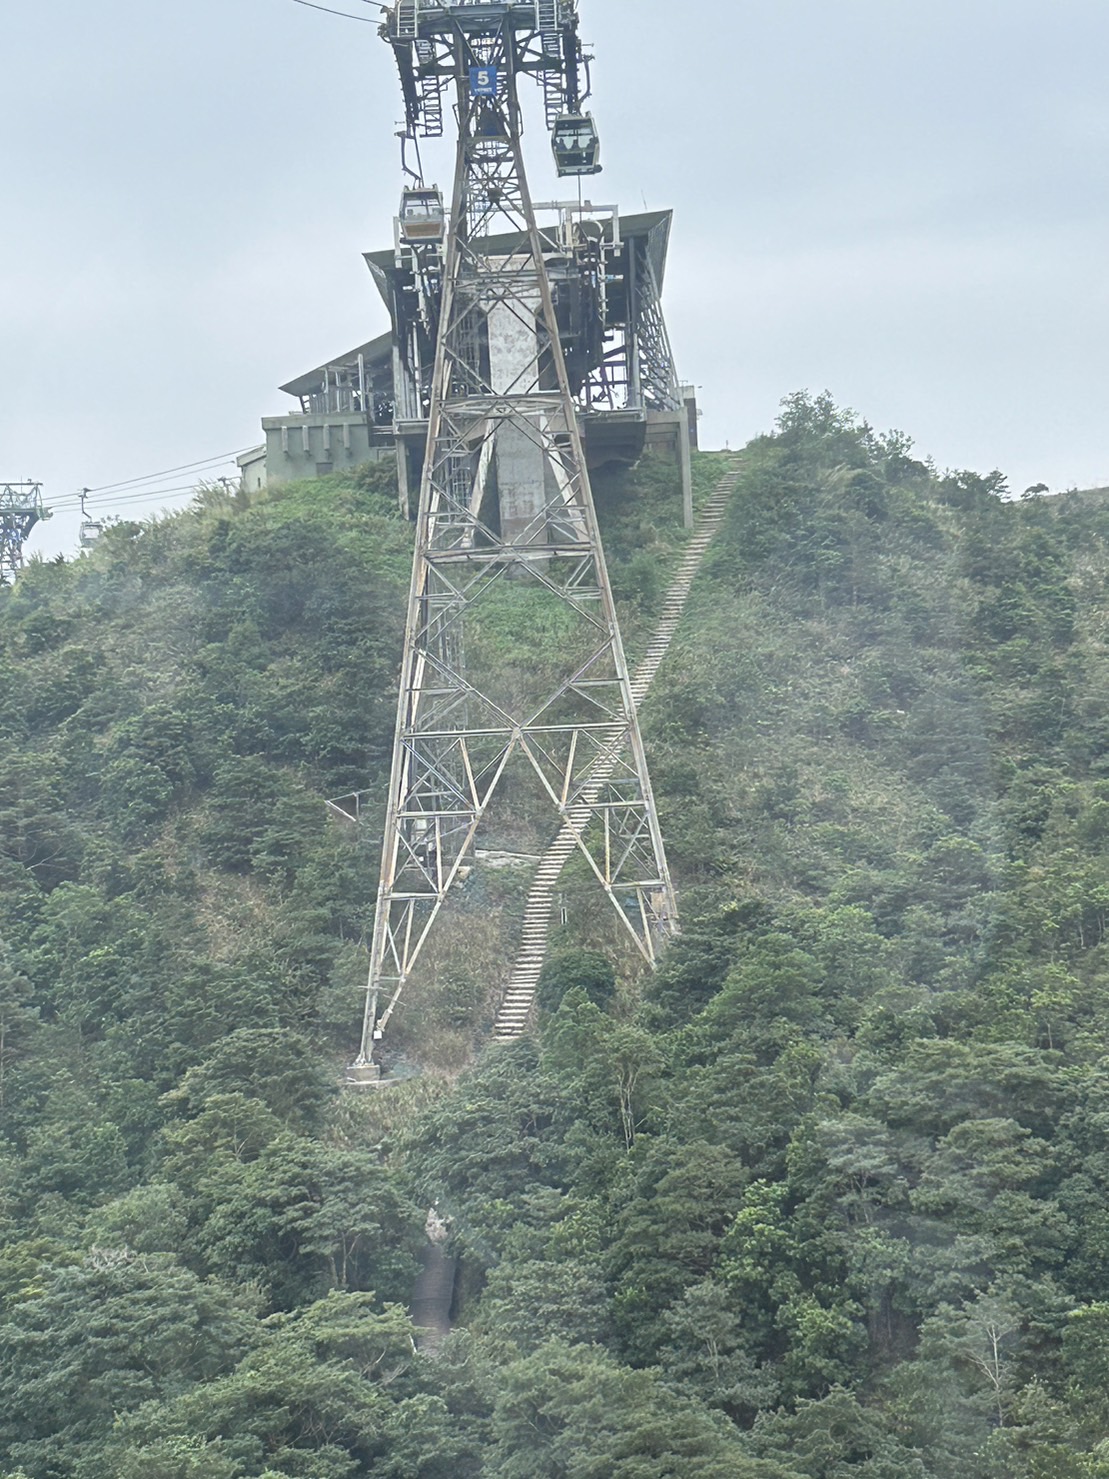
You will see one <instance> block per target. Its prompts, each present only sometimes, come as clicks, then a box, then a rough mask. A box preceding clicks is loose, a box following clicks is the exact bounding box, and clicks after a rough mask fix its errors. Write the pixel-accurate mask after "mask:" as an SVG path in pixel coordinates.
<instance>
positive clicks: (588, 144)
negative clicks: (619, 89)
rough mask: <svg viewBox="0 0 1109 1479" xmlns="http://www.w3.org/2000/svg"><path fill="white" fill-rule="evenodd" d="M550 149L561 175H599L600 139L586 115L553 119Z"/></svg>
mask: <svg viewBox="0 0 1109 1479" xmlns="http://www.w3.org/2000/svg"><path fill="white" fill-rule="evenodd" d="M551 148H552V149H553V150H554V157H555V164H556V165H557V167H558V173H559V174H560V175H599V174H600V172H601V136H600V134H598V132H597V125H596V124H595V123H594V122H593V118H592V116H591V115H590V114H589V113H564V114H563V115H562V117H561V118H556V119H555V125H554V128H553V129H552V130H551Z"/></svg>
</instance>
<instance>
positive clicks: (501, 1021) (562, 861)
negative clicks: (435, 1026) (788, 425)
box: [493, 467, 740, 1042]
mask: <svg viewBox="0 0 1109 1479" xmlns="http://www.w3.org/2000/svg"><path fill="white" fill-rule="evenodd" d="M739 476H740V471H739V468H738V467H737V468H734V469H732V470H731V471H730V472H727V473H725V475H724V476H723V477H722V478H721V479H720V481H719V483H717V485H716V487H715V488H714V489H713V492H712V495H711V497H710V498H709V500H708V502H707V503H706V504H705V506H704V508H703V509H702V510H701V513H700V517H699V518H698V520H697V524H696V527H695V528H694V532H693V537H692V538H691V539H690V541H689V543H688V544H687V545H686V547H685V553H684V554H683V556H682V560H681V563H680V564H679V566H678V568H677V571H676V572H675V574H674V578H673V580H672V581H671V583H670V589H669V590H668V591H667V593H666V599H665V601H664V602H663V604H662V611H661V612H660V614H659V620H658V626H657V627H656V628H655V631H654V634H653V636H652V637H651V641H650V643H649V644H648V647H647V651H646V652H645V653H644V655H643V660H642V661H641V662H640V664H639V666H638V667H637V668H636V670H635V672H634V674H633V675H632V680H631V691H632V702H633V703H634V704H635V706H636V708H637V709H638V708H639V705H640V704H641V703H642V702H643V700H644V698H645V697H646V696H647V690H648V689H649V688H650V686H651V684H652V682H653V681H654V677H655V674H656V673H657V672H658V670H659V668H660V667H661V665H662V660H663V658H664V657H665V656H666V653H667V650H668V649H669V647H670V642H671V639H672V638H673V636H674V633H675V632H676V631H677V629H678V622H679V621H680V620H681V615H682V612H683V611H684V610H685V603H686V601H687V599H688V598H689V592H690V589H691V587H692V585H693V581H694V578H695V576H696V574H697V571H698V569H699V568H700V565H701V560H702V557H703V556H704V553H705V550H706V549H708V547H709V545H710V543H711V542H712V539H713V537H714V535H715V534H716V532H717V530H718V529H719V528H720V525H721V524H722V523H723V521H724V515H725V513H726V512H727V508H728V504H729V503H730V502H731V498H732V494H733V493H734V492H735V486H736V483H737V482H738V480H739ZM607 778H608V777H607V776H606V775H604V774H601V775H599V776H598V777H597V779H596V781H595V783H594V785H593V786H592V787H591V788H590V789H589V791H587V792H586V796H585V799H584V800H583V801H581V802H580V803H579V804H578V805H577V806H575V807H574V808H572V809H571V811H570V812H569V814H568V818H567V820H566V821H565V822H563V824H562V826H561V828H560V829H559V832H558V835H557V836H556V837H555V839H554V841H553V842H552V843H551V845H550V847H549V848H548V849H547V851H546V852H545V853H544V854H543V858H542V861H541V862H540V864H539V866H538V868H537V869H536V870H535V877H534V879H533V880H532V885H531V890H530V892H529V894H528V901H527V905H526V907H525V909H524V928H523V933H522V934H521V937H520V948H519V951H518V953H517V956H516V961H515V964H514V965H513V967H512V976H511V979H510V981H509V985H508V989H507V991H506V992H505V995H504V1000H503V1001H502V1002H501V1006H500V1010H499V1011H498V1012H497V1018H496V1022H495V1023H494V1026H493V1040H494V1042H511V1041H512V1040H513V1039H514V1038H517V1037H520V1036H521V1035H522V1034H523V1033H524V1032H525V1031H526V1030H527V1024H528V1019H529V1017H530V1016H531V1009H532V1006H533V1004H534V1002H535V988H536V986H537V985H538V982H539V973H540V971H541V970H542V969H543V962H544V960H545V959H546V955H547V939H548V936H549V934H550V928H551V909H552V907H553V905H554V895H555V889H556V887H557V885H558V880H559V877H560V875H561V873H562V870H563V868H564V867H565V866H566V864H567V862H568V861H569V859H570V857H571V856H572V854H573V852H574V849H575V848H576V846H577V843H576V841H575V837H574V834H575V831H577V830H579V829H580V828H581V827H582V826H584V824H585V822H586V820H587V819H588V817H589V814H590V811H591V810H592V807H593V804H594V803H595V802H596V800H597V798H598V796H599V795H600V792H601V788H602V786H603V785H604V783H605V781H606V779H607Z"/></svg>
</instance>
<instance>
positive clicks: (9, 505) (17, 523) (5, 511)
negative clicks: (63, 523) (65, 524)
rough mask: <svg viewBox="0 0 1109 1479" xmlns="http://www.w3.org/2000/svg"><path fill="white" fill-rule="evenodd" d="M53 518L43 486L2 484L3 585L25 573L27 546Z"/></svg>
mask: <svg viewBox="0 0 1109 1479" xmlns="http://www.w3.org/2000/svg"><path fill="white" fill-rule="evenodd" d="M49 517H50V510H49V509H48V508H44V507H43V502H42V484H41V483H0V585H8V584H10V583H11V582H12V581H14V580H15V577H16V576H17V575H18V574H19V572H20V571H21V570H22V569H23V545H24V543H25V542H26V540H27V539H28V538H29V537H30V534H31V530H32V529H33V528H34V527H35V525H36V524H39V523H41V522H42V521H43V520H44V519H48V518H49Z"/></svg>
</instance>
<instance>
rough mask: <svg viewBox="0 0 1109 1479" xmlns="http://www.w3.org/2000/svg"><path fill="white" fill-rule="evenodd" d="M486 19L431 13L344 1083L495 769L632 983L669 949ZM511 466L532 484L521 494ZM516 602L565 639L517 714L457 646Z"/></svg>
mask: <svg viewBox="0 0 1109 1479" xmlns="http://www.w3.org/2000/svg"><path fill="white" fill-rule="evenodd" d="M466 9H467V8H466V7H461V14H462V15H464V16H465V15H466ZM481 10H482V11H483V13H485V14H486V15H488V14H490V13H496V17H497V19H496V24H495V25H493V24H490V23H488V22H487V24H486V26H485V27H484V28H483V29H481V30H476V29H475V27H474V26H473V24H472V17H473V11H472V10H471V11H470V15H469V17H468V19H470V20H471V23H470V24H468V25H466V26H464V25H462V24H461V23H460V22H459V23H455V22H451V21H449V20H448V19H447V17H448V16H449V15H450V14H451V10H450V9H449V8H444V9H443V11H442V14H443V16H444V24H445V26H447V28H448V31H449V40H450V46H451V51H452V55H453V59H454V76H455V78H456V81H457V93H458V103H457V109H458V121H459V143H458V152H457V158H456V168H455V180H454V193H453V204H452V213H451V229H450V233H449V237H448V246H447V260H446V267H445V272H444V283H443V295H442V304H441V312H440V321H439V334H438V339H437V346H436V358H435V367H434V372H433V378H432V397H431V407H430V419H429V426H428V440H427V453H426V457H425V463H424V473H423V479H422V484H421V490H420V503H419V513H418V517H417V526H416V551H415V557H414V561H413V569H412V581H411V587H410V592H409V603H408V617H407V623H406V630H405V644H404V656H403V662H402V671H401V682H400V692H399V696H398V711H397V727H396V734H395V741H394V750H393V766H392V777H391V782H390V789H389V796H388V802H387V807H386V817H385V830H384V839H383V845H382V862H381V878H380V884H379V889H378V898H377V911H376V917H375V922H374V932H373V938H372V943H371V959H370V972H369V980H368V989H367V998H366V1010H365V1018H364V1027H363V1037H362V1045H361V1052H360V1056H359V1059H358V1062H359V1063H360V1064H365V1063H368V1062H369V1061H371V1059H372V1054H373V1051H374V1047H375V1044H376V1042H377V1041H378V1040H379V1039H380V1038H381V1037H382V1035H383V1034H384V1031H385V1029H386V1027H387V1026H388V1023H389V1020H390V1018H391V1017H392V1015H393V1013H394V1011H395V1010H396V1008H397V1005H398V1002H399V1001H400V999H401V996H402V993H403V991H404V988H405V985H406V984H407V982H408V980H409V977H410V976H411V974H412V971H413V969H414V967H415V965H416V963H417V960H418V959H419V957H420V955H421V952H422V950H423V948H424V946H425V944H426V942H427V939H428V936H429V934H430V932H431V930H432V928H433V926H434V925H435V922H436V920H437V918H438V917H439V914H440V911H441V910H442V907H443V905H444V903H445V901H446V899H447V896H448V894H449V893H450V891H451V889H452V888H453V887H454V886H455V885H456V884H457V883H458V882H459V880H460V878H461V877H462V876H463V875H464V870H465V868H466V865H467V860H468V859H469V858H470V857H471V855H472V851H473V848H474V844H475V840H476V839H477V838H478V835H479V831H480V829H481V826H482V823H483V821H485V820H486V819H487V817H488V814H489V810H490V807H491V805H492V804H493V802H494V801H495V800H498V801H500V802H502V803H503V800H504V787H503V785H502V782H503V781H504V778H505V774H506V770H507V769H508V768H509V765H510V763H512V764H513V765H514V766H517V765H522V768H523V773H524V774H525V775H530V776H531V777H533V780H532V782H531V784H532V785H533V787H534V786H535V784H536V782H537V783H538V789H539V793H540V794H541V795H543V796H545V797H546V800H547V801H548V802H549V804H550V806H551V810H552V823H553V824H554V826H553V827H552V835H553V834H554V832H555V831H557V829H558V828H561V827H562V826H565V825H569V826H570V828H571V829H572V831H573V834H574V838H575V841H576V843H577V847H578V850H579V852H580V854H581V855H582V856H583V857H584V859H585V860H586V862H587V864H588V868H589V870H590V871H591V872H592V874H593V875H594V877H595V878H596V880H597V882H598V884H599V885H600V887H601V888H602V890H603V891H604V892H605V893H606V894H607V895H608V897H609V899H610V900H611V902H612V904H613V905H614V907H615V909H616V912H617V914H618V915H619V917H620V919H621V920H622V921H623V924H624V926H625V927H626V929H627V933H628V935H629V937H630V938H631V940H632V941H634V944H635V946H636V947H637V948H638V949H639V951H640V952H641V953H642V955H643V957H644V958H645V959H646V960H647V961H648V962H653V961H654V959H655V955H656V951H657V949H658V946H659V944H660V942H661V941H662V940H663V939H664V938H665V937H666V936H668V935H669V934H670V933H672V932H673V931H675V930H676V928H677V909H676V903H675V898H674V891H673V887H672V884H671V881H670V875H669V871H668V868H667V863H666V855H665V849H664V846H663V840H662V835H661V832H660V829H659V823H658V814H657V811H656V808H655V803H654V797H653V795H652V791H651V784H650V778H649V776H648V772H647V763H646V757H645V754H644V749H643V743H642V738H641V735H640V731H639V724H638V720H637V717H636V711H635V704H634V700H633V696H632V692H631V686H630V680H629V672H628V667H627V662H626V659H625V656H624V649H623V644H622V642H621V638H620V632H619V627H618V624H617V619H616V611H615V607H614V603H613V597H612V589H611V586H610V584H609V579H608V573H607V570H606V568H605V560H604V553H603V550H602V546H601V538H600V533H599V530H598V526H597V518H596V512H595V509H594V505H593V498H592V492H591V489H590V485H589V477H588V473H587V470H586V463H585V456H584V452H583V449H582V441H581V435H580V431H579V426H578V418H577V411H576V407H575V403H574V399H573V396H572V394H571V390H570V383H569V379H568V376H567V370H566V363H565V358H564V355H563V350H562V345H561V343H560V338H559V331H558V323H557V319H556V315H555V308H554V303H553V299H552V292H551V284H550V279H549V276H548V271H547V260H546V259H547V256H548V255H550V254H551V248H552V243H551V241H550V240H545V239H544V238H543V237H542V236H541V234H540V231H539V229H538V227H537V225H536V218H535V211H534V207H533V204H532V200H531V196H530V193H529V189H528V184H527V178H526V174H525V170H524V163H523V157H522V152H521V147H520V109H519V101H518V96H517V78H518V75H519V74H520V73H521V71H526V70H535V69H534V68H532V67H529V66H527V65H526V64H525V63H526V53H527V47H528V46H529V44H533V43H534V42H535V41H536V39H537V38H536V36H535V34H534V33H532V35H531V36H530V37H529V36H526V35H525V36H521V35H520V34H519V33H518V32H517V30H516V29H515V27H516V25H517V24H518V20H517V17H518V14H519V10H520V7H518V6H512V5H508V4H504V5H497V6H493V5H488V6H482V7H481ZM439 39H440V44H441V45H442V44H444V37H442V36H441V37H440V38H439ZM472 66H481V67H486V68H494V69H496V74H497V77H498V88H497V93H496V96H495V97H472V96H471V95H470V87H469V69H470V67H472ZM494 226H496V228H497V232H498V242H499V245H498V252H499V255H498V256H496V257H490V256H488V255H485V251H484V246H483V243H484V242H485V241H486V240H487V239H488V238H489V237H491V236H493V235H494V231H493V229H492V228H493V227H494ZM506 235H507V239H508V242H509V243H510V244H509V245H507V246H506V245H505V242H506ZM498 334H499V335H500V336H501V339H502V340H503V339H504V338H505V337H506V336H507V338H508V339H509V340H514V342H515V345H516V359H515V360H513V361H512V362H511V365H510V369H509V370H508V371H506V370H505V368H504V357H503V355H502V356H501V358H500V361H499V367H498V361H497V355H496V353H495V345H494V340H495V339H496V337H497V335H498ZM529 336H530V339H529ZM528 342H530V344H531V346H532V347H531V350H530V352H527V353H522V354H521V351H520V346H521V344H527V343H528ZM521 465H522V466H524V467H525V469H527V468H530V469H531V470H532V474H533V475H532V476H530V480H529V478H528V477H527V476H525V477H523V479H522V480H521V479H520V478H519V468H520V467H521ZM506 469H507V470H508V471H506ZM513 469H515V470H516V472H515V474H514V473H513V471H512V470H513ZM514 475H515V476H516V477H517V483H516V486H515V488H514V489H513V490H510V489H509V484H510V483H511V482H512V478H513V476H514ZM525 587H526V588H529V589H531V590H533V591H539V592H542V593H545V598H553V599H554V601H555V602H556V604H557V605H558V607H560V608H562V609H564V611H565V612H566V613H568V618H567V619H568V620H570V619H572V625H573V628H574V631H575V634H576V635H575V640H574V643H573V644H572V647H571V648H569V649H568V651H567V665H566V668H565V671H564V672H563V673H562V674H561V675H560V677H559V678H558V680H557V683H556V684H555V686H554V687H553V689H551V691H549V692H547V693H546V694H545V695H544V696H543V697H542V698H541V699H539V700H538V701H536V700H534V697H533V698H532V701H531V702H530V703H529V705H528V707H527V708H526V709H523V710H521V709H519V708H517V707H513V706H512V705H511V704H508V703H506V701H505V699H504V698H503V696H500V695H498V696H494V694H493V693H491V692H490V691H485V690H484V689H483V688H482V687H481V686H480V685H479V682H478V681H476V680H475V678H474V676H473V674H472V673H468V670H467V661H466V650H465V648H466V644H465V633H466V629H467V623H468V619H470V618H471V617H473V615H474V614H475V612H476V611H477V608H478V607H479V606H480V603H481V602H482V601H483V599H484V598H486V597H487V596H488V595H489V593H490V591H492V590H493V589H494V588H497V589H499V590H500V591H501V592H502V594H503V593H504V592H505V591H506V590H508V591H511V590H513V589H514V588H525Z"/></svg>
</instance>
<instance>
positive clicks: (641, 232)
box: [279, 211, 674, 396]
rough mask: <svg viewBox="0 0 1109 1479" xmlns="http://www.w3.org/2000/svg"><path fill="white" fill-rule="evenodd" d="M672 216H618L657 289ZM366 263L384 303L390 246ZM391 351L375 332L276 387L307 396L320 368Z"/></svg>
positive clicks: (504, 244) (487, 241)
mask: <svg viewBox="0 0 1109 1479" xmlns="http://www.w3.org/2000/svg"><path fill="white" fill-rule="evenodd" d="M673 219H674V213H673V211H643V212H640V213H639V214H637V215H634V216H621V217H620V240H621V241H625V242H627V241H631V240H634V239H642V238H644V237H645V238H646V240H647V251H648V253H649V255H650V258H651V266H652V267H653V268H654V270H655V279H656V281H657V282H658V286H659V291H660V292H661V291H662V284H663V279H664V278H665V276H666V257H667V252H668V250H669V247H670V225H671V222H672V221H673ZM518 242H519V235H518V234H506V235H503V236H489V237H486V238H484V240H483V243H482V245H483V246H484V248H485V249H486V250H487V251H488V252H489V253H490V255H492V256H496V255H497V250H498V248H500V249H501V250H503V251H509V250H511V248H513V247H514V246H516V245H517V244H518ZM364 256H365V260H366V265H367V266H368V267H369V269H370V271H371V273H372V274H373V278H374V281H375V282H376V283H377V285H378V289H379V290H380V292H381V295H382V297H383V298H384V299H385V302H386V304H387V305H388V303H389V297H388V277H389V274H390V273H391V272H392V271H394V270H395V265H396V263H395V257H394V252H393V248H392V247H390V248H389V249H388V250H387V251H383V252H366V253H364ZM392 354H393V335H392V333H391V332H389V333H385V334H378V336H377V337H376V338H375V339H370V340H368V341H367V342H366V343H365V344H359V345H357V346H356V347H355V348H354V349H352V350H350V351H349V353H347V354H339V355H335V356H333V357H332V358H331V359H329V360H328V361H327V362H326V363H325V364H322V365H318V366H317V367H316V368H315V369H314V370H307V371H306V372H305V373H304V374H303V375H298V376H297V377H296V379H295V380H290V381H289V382H288V383H287V384H286V385H282V386H280V387H279V389H281V390H283V391H284V392H285V394H286V395H292V396H303V395H311V394H312V393H313V392H314V391H316V390H318V389H319V387H320V382H321V381H322V380H323V376H324V371H325V370H329V369H333V368H335V367H336V366H344V367H350V366H351V365H356V364H357V363H358V356H359V355H361V356H362V358H363V359H364V360H365V363H366V368H367V370H368V371H370V373H373V372H374V371H375V370H376V371H378V372H380V371H382V370H384V369H385V368H386V367H387V366H388V367H389V368H391V362H392Z"/></svg>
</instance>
